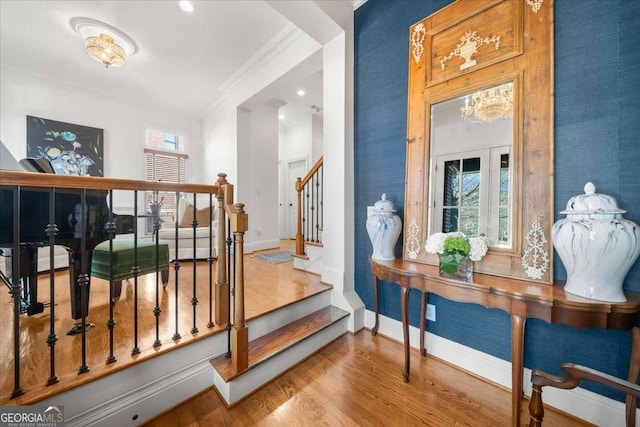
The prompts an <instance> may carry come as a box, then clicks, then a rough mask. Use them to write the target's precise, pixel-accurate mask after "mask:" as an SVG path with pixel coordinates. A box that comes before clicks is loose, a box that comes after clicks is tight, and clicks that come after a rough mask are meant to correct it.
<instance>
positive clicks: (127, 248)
mask: <svg viewBox="0 0 640 427" xmlns="http://www.w3.org/2000/svg"><path fill="white" fill-rule="evenodd" d="M133 243H134V242H133V240H113V281H114V290H113V297H114V301H117V300H118V299H119V298H120V293H121V291H122V281H123V280H125V279H130V278H132V277H133V273H132V272H131V270H132V268H133V255H134V253H133V251H134V248H133ZM158 260H159V262H158V266H159V269H160V274H161V279H162V286H163V288H164V287H166V286H167V283H168V282H169V246H168V245H166V244H159V245H158ZM138 267H139V268H140V272H139V273H138V276H142V275H143V274H149V273H155V272H156V244H155V243H154V242H138ZM91 276H93V277H98V278H100V279H105V280H109V241H108V240H107V241H105V242H102V243H100V244H99V245H97V246H96V247H95V248H94V249H93V255H92V257H91Z"/></svg>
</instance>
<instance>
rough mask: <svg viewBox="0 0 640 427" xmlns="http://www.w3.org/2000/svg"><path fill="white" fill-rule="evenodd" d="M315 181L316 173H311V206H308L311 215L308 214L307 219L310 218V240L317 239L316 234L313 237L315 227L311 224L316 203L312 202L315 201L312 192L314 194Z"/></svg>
mask: <svg viewBox="0 0 640 427" xmlns="http://www.w3.org/2000/svg"><path fill="white" fill-rule="evenodd" d="M315 181H316V174H313V175H312V176H311V184H310V185H309V187H311V207H310V209H311V215H310V217H309V220H310V222H311V224H310V226H311V241H312V242H315V241H317V236H316V237H315V238H314V232H315V231H316V230H315V227H314V226H313V224H314V216H315V210H316V205H315V203H314V201H315V197H314V194H315V191H316V188H315V187H316V186H315Z"/></svg>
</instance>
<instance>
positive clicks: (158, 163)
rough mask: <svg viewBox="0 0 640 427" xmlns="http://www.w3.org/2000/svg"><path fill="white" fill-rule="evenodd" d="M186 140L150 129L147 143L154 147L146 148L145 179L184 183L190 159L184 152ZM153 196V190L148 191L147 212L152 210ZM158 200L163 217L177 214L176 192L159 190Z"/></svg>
mask: <svg viewBox="0 0 640 427" xmlns="http://www.w3.org/2000/svg"><path fill="white" fill-rule="evenodd" d="M184 142H185V141H184V137H181V136H177V135H174V134H163V133H162V132H160V131H157V130H153V129H148V130H147V141H146V145H147V147H153V148H145V149H144V161H145V179H146V180H147V181H162V182H175V183H184V182H185V176H186V163H187V159H188V156H187V155H186V154H185V153H184V152H182V150H184ZM158 148H160V150H159V149H158ZM166 148H169V149H171V148H175V149H177V150H180V151H167V150H166ZM153 198H154V195H153V192H148V193H147V194H146V195H145V209H146V211H147V212H149V211H150V205H151V203H152V202H153V201H154V200H153ZM158 201H162V209H161V216H162V217H174V216H175V212H176V204H177V201H176V193H175V192H162V191H161V192H159V193H158Z"/></svg>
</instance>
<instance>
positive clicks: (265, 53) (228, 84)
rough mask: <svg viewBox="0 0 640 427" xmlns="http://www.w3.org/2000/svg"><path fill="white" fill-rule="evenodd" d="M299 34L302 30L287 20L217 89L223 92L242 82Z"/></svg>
mask: <svg viewBox="0 0 640 427" xmlns="http://www.w3.org/2000/svg"><path fill="white" fill-rule="evenodd" d="M300 34H302V31H301V30H300V29H299V28H298V27H296V26H295V25H293V24H292V23H290V22H289V23H288V24H287V25H285V26H284V28H283V29H282V31H280V32H279V33H278V34H276V35H275V36H273V37H272V38H271V40H269V41H267V42H266V43H265V44H264V46H262V47H261V48H260V50H258V51H257V52H256V53H255V54H254V55H253V56H252V57H251V58H249V60H248V61H247V62H245V63H244V64H242V66H241V67H240V68H238V69H237V70H236V72H235V73H233V74H232V75H231V76H230V77H229V78H228V79H227V80H226V81H225V82H224V83H222V84H221V85H220V87H219V88H218V89H220V91H221V92H223V93H227V92H229V91H231V90H232V89H233V87H234V86H236V85H237V84H238V83H240V82H242V81H243V80H245V79H246V78H248V76H250V75H251V74H253V73H255V72H256V71H257V70H259V69H260V68H262V67H263V66H264V65H265V64H266V63H267V62H269V61H270V60H271V59H272V58H273V57H274V56H276V55H277V54H278V53H279V52H280V51H281V50H282V49H284V48H285V47H286V46H287V45H288V44H289V43H291V42H292V41H293V40H295V39H296V38H297V37H298V36H299V35H300Z"/></svg>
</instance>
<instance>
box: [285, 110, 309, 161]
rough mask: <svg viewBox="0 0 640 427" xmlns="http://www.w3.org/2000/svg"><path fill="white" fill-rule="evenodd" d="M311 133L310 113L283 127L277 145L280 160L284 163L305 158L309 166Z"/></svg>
mask: <svg viewBox="0 0 640 427" xmlns="http://www.w3.org/2000/svg"><path fill="white" fill-rule="evenodd" d="M312 132H313V129H312V120H311V113H309V115H308V116H306V117H303V118H301V119H300V120H297V121H296V122H295V123H290V124H288V125H286V126H283V130H282V132H281V135H282V140H281V141H280V144H279V151H280V160H282V161H284V162H285V163H286V162H287V161H289V160H297V159H302V158H305V159H307V160H309V166H311V164H312V163H311V162H310V159H311V146H312Z"/></svg>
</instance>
